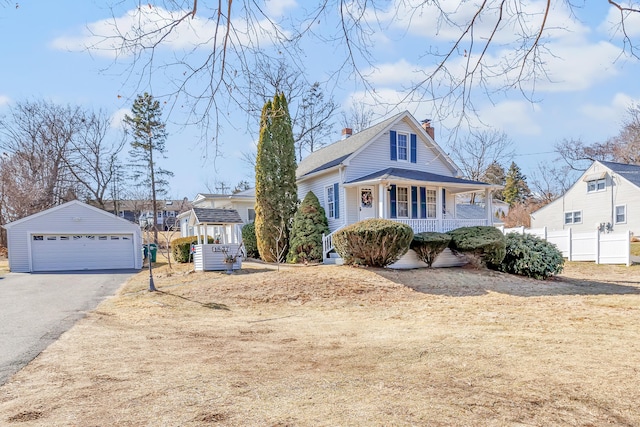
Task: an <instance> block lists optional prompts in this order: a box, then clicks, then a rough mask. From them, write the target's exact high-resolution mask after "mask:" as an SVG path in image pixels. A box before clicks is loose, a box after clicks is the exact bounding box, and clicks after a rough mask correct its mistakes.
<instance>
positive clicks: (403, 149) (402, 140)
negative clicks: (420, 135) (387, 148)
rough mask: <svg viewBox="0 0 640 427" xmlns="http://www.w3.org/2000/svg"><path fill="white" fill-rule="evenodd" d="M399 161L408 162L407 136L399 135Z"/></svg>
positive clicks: (404, 134)
mask: <svg viewBox="0 0 640 427" xmlns="http://www.w3.org/2000/svg"><path fill="white" fill-rule="evenodd" d="M398 160H405V161H406V160H407V134H406V133H398Z"/></svg>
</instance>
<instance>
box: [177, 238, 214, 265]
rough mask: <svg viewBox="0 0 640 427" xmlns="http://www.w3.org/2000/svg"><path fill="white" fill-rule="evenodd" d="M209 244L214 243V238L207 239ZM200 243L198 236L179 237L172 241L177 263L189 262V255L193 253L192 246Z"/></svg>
mask: <svg viewBox="0 0 640 427" xmlns="http://www.w3.org/2000/svg"><path fill="white" fill-rule="evenodd" d="M203 240H204V239H203ZM207 242H208V243H213V237H211V236H209V237H208V238H207ZM197 243H198V237H197V236H187V237H178V238H177V239H173V240H172V241H171V254H172V255H173V259H174V261H175V262H181V263H185V262H189V253H190V252H191V245H192V244H193V245H195V244H197Z"/></svg>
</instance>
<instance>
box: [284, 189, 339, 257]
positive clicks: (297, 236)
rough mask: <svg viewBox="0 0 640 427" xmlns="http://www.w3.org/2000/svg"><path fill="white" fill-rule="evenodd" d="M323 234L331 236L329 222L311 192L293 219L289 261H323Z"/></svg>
mask: <svg viewBox="0 0 640 427" xmlns="http://www.w3.org/2000/svg"><path fill="white" fill-rule="evenodd" d="M322 234H329V221H328V220H327V216H326V214H325V212H324V208H323V207H322V206H320V201H319V200H318V198H317V197H316V195H315V194H313V192H312V191H309V192H308V193H307V195H306V196H305V198H304V200H303V201H302V203H301V204H300V207H298V210H297V211H296V214H295V215H294V217H293V227H292V228H291V241H290V244H289V255H288V256H287V261H288V262H301V261H302V262H308V261H319V260H321V259H322Z"/></svg>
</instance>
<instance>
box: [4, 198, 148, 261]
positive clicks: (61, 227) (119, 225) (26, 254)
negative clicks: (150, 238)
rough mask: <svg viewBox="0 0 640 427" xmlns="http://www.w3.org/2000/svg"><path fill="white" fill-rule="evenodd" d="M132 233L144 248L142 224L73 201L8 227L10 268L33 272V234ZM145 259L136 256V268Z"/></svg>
mask: <svg viewBox="0 0 640 427" xmlns="http://www.w3.org/2000/svg"><path fill="white" fill-rule="evenodd" d="M38 233H41V234H102V233H104V234H133V245H134V248H141V247H142V239H141V233H140V227H139V226H138V225H137V224H133V223H131V222H129V221H127V220H124V219H121V218H118V217H117V216H115V215H113V214H110V213H108V212H104V213H103V212H96V211H94V210H93V209H91V208H89V207H87V206H83V205H81V204H70V205H68V206H63V207H61V208H59V209H55V210H52V211H50V212H47V211H45V212H43V214H42V215H38V216H35V217H34V218H32V219H26V220H25V221H23V222H20V223H19V224H16V225H14V226H11V227H10V228H8V229H7V239H8V246H9V268H10V270H11V271H13V272H21V273H26V272H29V271H31V266H30V263H29V260H30V250H31V246H30V244H31V235H32V234H38ZM141 266H142V260H141V259H140V260H138V259H136V262H135V268H141Z"/></svg>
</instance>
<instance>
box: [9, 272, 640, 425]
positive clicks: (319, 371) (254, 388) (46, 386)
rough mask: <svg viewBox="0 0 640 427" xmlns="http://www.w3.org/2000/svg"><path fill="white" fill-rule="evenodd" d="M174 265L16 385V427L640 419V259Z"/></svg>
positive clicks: (70, 336)
mask: <svg viewBox="0 0 640 427" xmlns="http://www.w3.org/2000/svg"><path fill="white" fill-rule="evenodd" d="M244 267H245V268H243V270H242V271H241V272H239V273H236V274H233V275H231V276H228V275H225V274H222V273H218V272H206V273H202V272H200V273H194V272H191V271H189V270H188V269H187V268H186V266H175V265H174V270H173V271H172V272H170V271H168V268H167V266H166V265H164V266H162V267H160V268H158V269H156V270H155V272H154V279H155V285H156V287H158V288H159V289H160V290H161V292H158V293H150V292H147V291H146V289H147V287H148V271H142V272H141V273H140V274H138V275H136V276H135V277H134V278H133V279H132V280H131V281H130V282H129V283H128V284H127V285H126V286H124V287H123V288H122V289H121V291H120V293H119V295H118V296H117V297H114V298H110V299H108V300H107V301H105V302H104V303H102V304H101V305H100V306H99V307H98V309H97V310H96V311H94V312H92V313H90V314H89V315H88V316H87V317H86V318H85V319H84V320H82V321H80V322H79V323H78V324H77V325H76V326H75V327H74V328H73V329H72V330H70V331H69V332H67V333H65V334H64V335H63V336H62V337H61V338H60V340H58V341H57V342H56V343H54V344H53V345H51V346H50V347H49V348H48V349H47V350H46V351H45V352H43V353H42V354H41V355H40V356H39V357H38V358H37V359H36V360H34V361H33V362H32V363H31V364H30V365H28V366H27V367H26V368H25V369H23V370H22V371H21V372H19V373H18V374H17V375H16V376H14V377H13V378H12V380H11V381H10V382H9V383H7V384H6V385H5V386H3V387H1V388H0V425H9V426H11V425H16V426H17V425H19V426H67V425H69V426H71V425H74V426H75V425H118V426H140V425H150V426H151V425H153V426H160V425H167V426H203V425H216V426H316V425H321V426H324V425H326V426H337V425H340V426H363V425H366V426H382V425H385V426H388V425H394V426H411V425H433V426H445V425H446V426H448V425H468V426H476V425H482V426H513V425H527V426H529V425H536V426H567V425H574V426H604V425H623V426H632V425H640V408H639V407H638V405H637V402H638V401H639V400H640V387H639V386H640V371H639V370H638V366H640V339H639V338H640V337H639V332H638V325H639V324H640V285H639V284H638V281H639V280H640V266H638V265H635V266H632V267H624V266H608V265H595V264H593V263H582V264H578V263H569V264H567V268H566V271H565V273H563V275H562V276H560V277H558V278H554V279H552V280H549V281H542V282H541V281H535V280H530V279H525V278H519V277H514V276H510V275H507V274H503V273H497V272H491V271H483V270H473V269H469V268H451V269H435V270H413V271H389V270H383V269H364V268H350V267H336V266H308V267H302V266H301V267H289V266H287V267H284V268H282V269H281V271H275V270H273V269H272V268H271V267H270V266H267V265H264V264H259V263H246V264H245V265H244Z"/></svg>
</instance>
